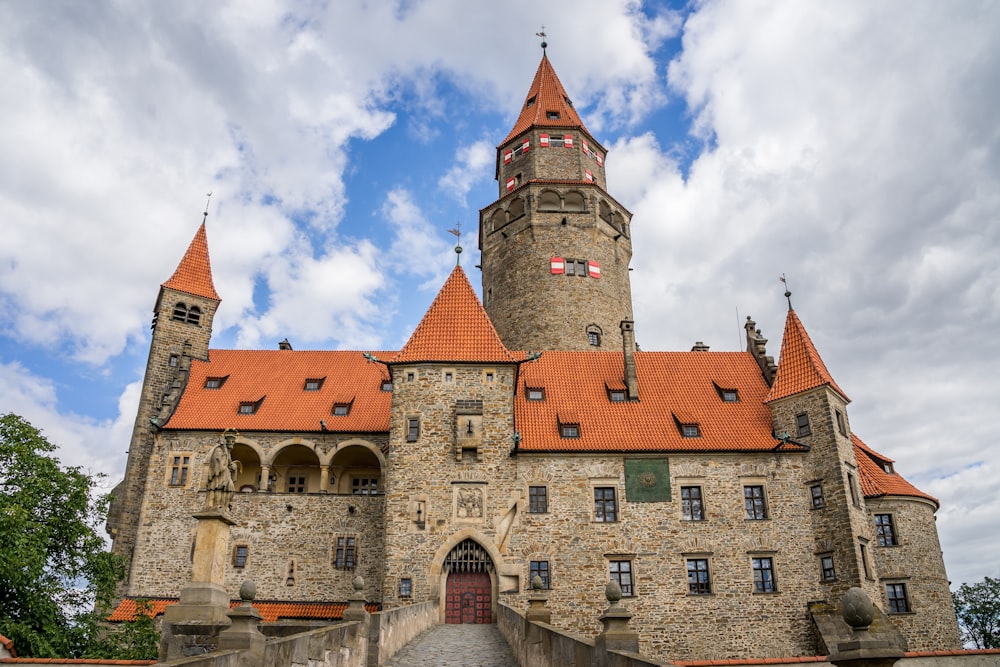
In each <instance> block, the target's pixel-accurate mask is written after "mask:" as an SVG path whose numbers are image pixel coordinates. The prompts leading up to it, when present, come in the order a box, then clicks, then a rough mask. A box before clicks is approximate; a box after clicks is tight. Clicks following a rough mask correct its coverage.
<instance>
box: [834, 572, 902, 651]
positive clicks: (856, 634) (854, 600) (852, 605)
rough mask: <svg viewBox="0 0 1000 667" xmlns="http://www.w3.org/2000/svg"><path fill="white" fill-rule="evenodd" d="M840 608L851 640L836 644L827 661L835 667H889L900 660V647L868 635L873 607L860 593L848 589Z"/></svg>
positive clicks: (873, 615) (861, 592) (873, 611)
mask: <svg viewBox="0 0 1000 667" xmlns="http://www.w3.org/2000/svg"><path fill="white" fill-rule="evenodd" d="M840 606H841V614H842V615H843V617H844V622H846V623H847V625H849V626H851V639H849V640H848V641H846V642H838V643H837V647H836V648H835V649H834V650H833V651H832V652H831V653H830V656H829V657H828V658H827V660H829V661H830V662H832V663H833V664H835V665H837V667H892V665H894V664H895V663H896V661H897V660H899V659H900V658H902V657H903V655H904V652H903V649H902V648H901V647H900V646H897V645H896V644H895V643H893V642H891V641H888V640H885V639H877V638H875V637H873V636H872V635H870V634H869V632H868V628H869V626H871V624H872V621H873V620H874V619H875V605H873V604H872V601H871V600H870V599H869V598H868V595H867V594H866V593H865V592H864V591H863V590H861V589H860V588H857V587H854V588H850V589H848V591H847V592H846V593H845V594H844V598H843V600H842V601H841V603H840Z"/></svg>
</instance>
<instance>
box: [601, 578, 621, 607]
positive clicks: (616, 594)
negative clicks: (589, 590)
mask: <svg viewBox="0 0 1000 667" xmlns="http://www.w3.org/2000/svg"><path fill="white" fill-rule="evenodd" d="M604 597H606V598H607V599H608V602H610V603H611V604H618V602H619V601H620V600H621V599H622V587H621V584H619V583H618V582H617V581H613V580H612V581H609V582H608V585H607V586H605V587H604Z"/></svg>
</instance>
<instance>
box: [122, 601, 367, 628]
mask: <svg viewBox="0 0 1000 667" xmlns="http://www.w3.org/2000/svg"><path fill="white" fill-rule="evenodd" d="M148 601H149V603H150V616H152V617H153V618H156V617H157V616H159V615H160V614H162V613H163V612H164V610H165V609H166V608H167V607H169V606H170V605H172V604H177V598H152V599H149V600H148ZM136 602H137V601H136V600H134V599H131V598H126V599H124V600H122V601H121V602H120V603H119V604H118V606H117V607H116V608H115V610H114V611H113V612H111V615H110V616H108V620H109V621H131V620H132V619H134V618H135V615H136V607H137V605H136ZM239 604H240V601H239V600H230V601H229V608H230V609H235V608H236V607H237V606H239ZM253 607H254V609H256V610H257V612H258V613H259V614H260V615H261V616H262V617H263V618H264V622H265V623H272V622H274V621H277V620H278V619H281V618H288V619H292V618H294V619H313V620H320V621H339V620H341V619H343V618H344V610H345V609H347V603H346V602H285V601H282V600H255V601H254V602H253ZM365 609H367V610H368V611H369V612H374V611H378V610H379V606H378V605H377V604H367V603H366V604H365Z"/></svg>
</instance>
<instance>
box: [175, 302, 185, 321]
mask: <svg viewBox="0 0 1000 667" xmlns="http://www.w3.org/2000/svg"><path fill="white" fill-rule="evenodd" d="M187 317H188V309H187V306H186V305H184V304H183V303H177V304H175V305H174V314H173V319H175V320H177V321H178V322H187Z"/></svg>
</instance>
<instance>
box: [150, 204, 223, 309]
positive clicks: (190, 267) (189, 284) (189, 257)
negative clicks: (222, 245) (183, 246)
mask: <svg viewBox="0 0 1000 667" xmlns="http://www.w3.org/2000/svg"><path fill="white" fill-rule="evenodd" d="M162 287H167V288H169V289H172V290H177V291H178V292H184V293H185V294H192V295H194V296H200V297H204V298H206V299H214V300H216V301H221V300H222V299H220V298H219V294H218V293H217V292H216V291H215V283H214V282H213V281H212V262H211V261H210V259H209V257H208V237H207V235H206V234H205V223H204V222H202V223H201V226H200V227H199V228H198V232H197V233H196V234H195V235H194V238H193V239H192V240H191V245H189V246H188V249H187V252H185V253H184V257H183V258H182V259H181V262H180V264H178V265H177V269H176V270H175V271H174V275H172V276H170V279H169V280H167V282H165V283H163V285H162Z"/></svg>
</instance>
